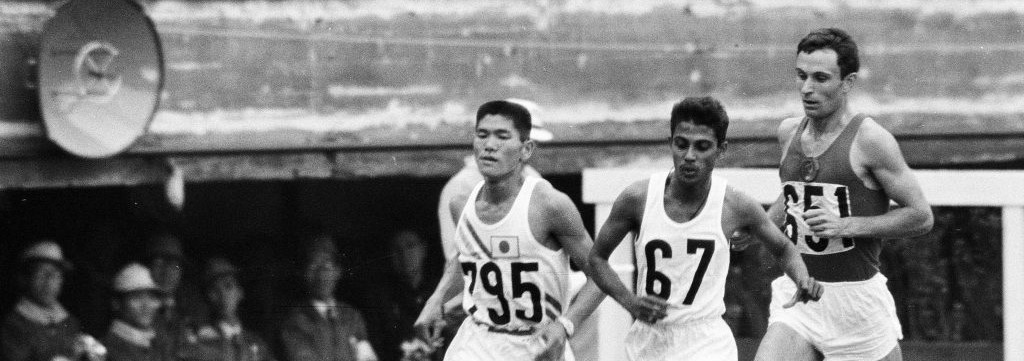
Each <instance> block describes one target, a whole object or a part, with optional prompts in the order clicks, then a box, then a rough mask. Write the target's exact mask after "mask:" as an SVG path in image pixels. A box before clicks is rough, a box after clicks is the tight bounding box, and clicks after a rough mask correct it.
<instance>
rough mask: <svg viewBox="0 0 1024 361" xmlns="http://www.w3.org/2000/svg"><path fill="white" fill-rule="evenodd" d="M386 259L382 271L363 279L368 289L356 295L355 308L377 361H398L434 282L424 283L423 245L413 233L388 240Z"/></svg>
mask: <svg viewBox="0 0 1024 361" xmlns="http://www.w3.org/2000/svg"><path fill="white" fill-rule="evenodd" d="M387 256H388V258H389V259H390V262H388V263H387V264H386V265H384V266H385V267H386V269H384V270H381V271H378V272H373V273H372V274H371V275H368V276H367V281H369V282H368V284H369V285H368V286H366V287H365V290H361V291H360V292H362V293H363V294H362V295H361V297H359V299H360V302H359V306H360V307H361V309H362V310H363V315H364V316H365V317H366V320H367V322H368V325H367V327H368V329H367V330H368V331H369V335H370V339H371V341H373V344H374V345H377V350H378V351H380V358H381V360H384V361H398V360H399V359H402V357H403V356H404V353H403V347H402V346H401V345H402V344H403V343H404V344H406V345H407V347H405V348H406V349H407V348H408V346H410V345H412V344H414V343H415V339H416V331H415V330H414V329H413V327H412V324H413V323H414V322H415V321H416V317H417V316H419V313H420V310H422V309H423V303H424V302H425V301H426V300H427V298H429V297H430V293H431V292H433V287H434V285H435V284H436V283H437V282H436V281H437V280H436V279H431V280H426V279H424V274H425V273H427V272H426V269H425V262H426V258H427V242H426V241H425V240H423V238H422V237H420V235H419V234H417V233H416V232H413V231H409V230H402V231H398V232H396V233H394V234H393V235H392V236H390V237H388V242H387Z"/></svg>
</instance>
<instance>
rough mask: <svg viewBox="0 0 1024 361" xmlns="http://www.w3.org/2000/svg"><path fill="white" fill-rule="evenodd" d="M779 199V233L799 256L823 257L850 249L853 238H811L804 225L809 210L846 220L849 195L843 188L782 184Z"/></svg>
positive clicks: (830, 185)
mask: <svg viewBox="0 0 1024 361" xmlns="http://www.w3.org/2000/svg"><path fill="white" fill-rule="evenodd" d="M782 195H783V197H784V201H785V204H786V211H785V212H786V223H785V225H784V226H783V231H784V232H785V233H786V236H788V237H789V239H790V240H791V241H793V244H795V245H796V247H797V249H798V250H800V253H804V254H816V255H824V254H833V253H841V252H846V251H849V250H851V249H853V248H854V246H855V242H854V241H853V238H824V237H815V236H814V235H813V233H812V232H811V230H810V227H809V226H808V225H807V222H806V221H804V213H805V212H807V211H810V210H812V209H824V210H825V211H827V212H829V213H832V214H834V215H836V216H837V217H840V218H844V217H849V216H850V215H851V212H850V192H849V190H848V189H847V187H846V186H844V185H840V184H832V183H813V182H812V183H805V182H798V181H789V182H785V183H783V185H782Z"/></svg>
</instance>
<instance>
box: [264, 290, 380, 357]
mask: <svg viewBox="0 0 1024 361" xmlns="http://www.w3.org/2000/svg"><path fill="white" fill-rule="evenodd" d="M335 309H336V310H337V317H335V318H333V319H331V318H330V317H324V316H321V315H320V313H318V312H317V310H316V308H314V307H313V306H312V305H311V304H310V305H303V306H297V307H292V308H291V309H290V310H289V311H288V316H287V317H286V318H285V320H284V322H283V324H282V325H281V333H280V337H281V345H282V348H283V350H282V351H283V354H284V355H285V358H286V360H287V361H354V360H355V359H356V357H355V356H356V350H355V348H354V347H353V343H355V342H359V341H366V340H367V336H366V322H364V321H363V317H362V316H361V315H360V314H359V312H358V311H356V310H355V309H354V308H352V306H350V305H348V304H346V303H344V302H338V303H337V307H336V308H335Z"/></svg>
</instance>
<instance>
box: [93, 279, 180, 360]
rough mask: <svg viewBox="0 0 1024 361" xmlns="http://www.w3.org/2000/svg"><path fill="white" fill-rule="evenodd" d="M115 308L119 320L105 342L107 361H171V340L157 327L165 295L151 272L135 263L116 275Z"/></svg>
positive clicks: (116, 319) (113, 323) (113, 303)
mask: <svg viewBox="0 0 1024 361" xmlns="http://www.w3.org/2000/svg"><path fill="white" fill-rule="evenodd" d="M113 289H114V293H115V296H114V299H113V301H112V307H113V310H114V313H115V314H116V316H115V317H116V318H115V319H114V321H113V322H112V323H111V324H110V331H108V333H107V336H106V338H104V340H103V343H104V344H105V345H106V347H107V350H108V354H107V361H171V360H173V357H174V355H173V353H172V352H173V350H172V348H171V347H172V345H171V344H170V338H168V336H167V335H166V334H163V333H158V332H156V329H154V326H155V324H156V320H157V312H158V311H159V310H160V299H161V298H162V296H163V294H162V292H161V290H160V288H159V287H157V285H156V282H153V277H152V276H151V275H150V273H149V269H147V268H146V267H145V266H143V265H140V264H138V263H132V264H129V265H127V266H125V267H124V268H123V269H121V271H120V272H118V273H117V275H116V276H114V285H113Z"/></svg>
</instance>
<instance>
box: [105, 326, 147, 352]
mask: <svg viewBox="0 0 1024 361" xmlns="http://www.w3.org/2000/svg"><path fill="white" fill-rule="evenodd" d="M110 333H112V334H114V335H116V336H117V337H120V338H122V339H124V340H125V341H128V343H131V344H133V345H136V346H141V347H145V348H149V347H150V345H152V344H153V338H154V337H156V332H153V330H143V329H140V328H135V326H132V325H129V324H128V323H127V322H124V321H122V320H114V322H112V323H111V324H110Z"/></svg>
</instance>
